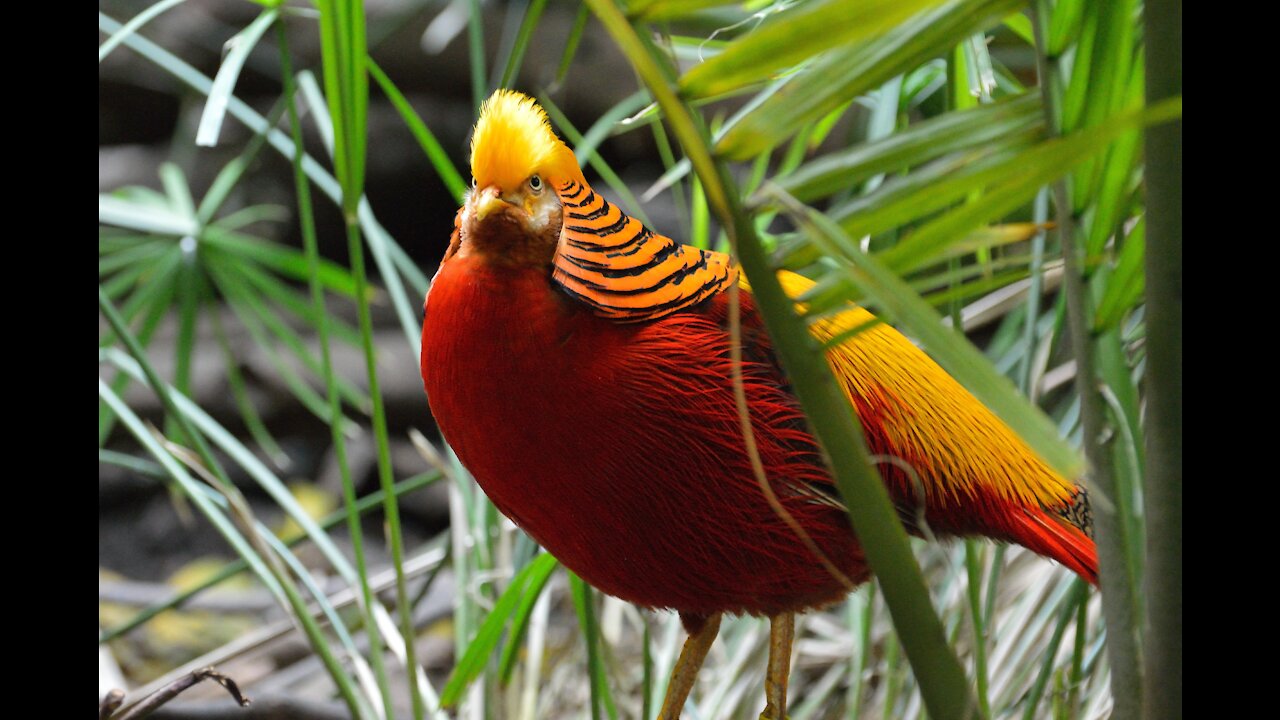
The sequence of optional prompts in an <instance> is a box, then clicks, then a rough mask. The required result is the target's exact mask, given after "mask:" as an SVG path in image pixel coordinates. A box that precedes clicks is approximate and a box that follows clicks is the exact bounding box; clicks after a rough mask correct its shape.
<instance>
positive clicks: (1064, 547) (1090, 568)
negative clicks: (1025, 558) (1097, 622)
mask: <svg viewBox="0 0 1280 720" xmlns="http://www.w3.org/2000/svg"><path fill="white" fill-rule="evenodd" d="M1012 530H1013V535H1014V537H1015V538H1016V541H1017V542H1018V543H1019V544H1020V545H1023V546H1024V547H1026V548H1028V549H1030V550H1034V551H1036V552H1038V553H1040V554H1041V555H1044V556H1046V557H1050V558H1053V559H1054V560H1057V561H1058V562H1060V563H1062V564H1063V565H1066V566H1067V567H1068V568H1070V569H1071V570H1072V571H1073V572H1075V573H1076V574H1077V575H1079V576H1080V577H1082V578H1084V579H1085V580H1088V581H1089V583H1090V584H1091V585H1093V586H1095V587H1096V586H1097V585H1098V549H1097V547H1096V546H1095V545H1094V544H1093V540H1092V539H1090V538H1089V537H1088V536H1087V535H1085V534H1084V533H1083V532H1081V531H1080V530H1078V529H1076V528H1074V527H1071V526H1070V525H1067V524H1066V523H1063V522H1062V521H1060V520H1058V519H1057V518H1055V517H1053V516H1052V515H1050V514H1048V513H1046V512H1044V511H1041V510H1027V511H1026V512H1025V513H1019V514H1017V515H1016V516H1015V518H1014V520H1013V528H1012Z"/></svg>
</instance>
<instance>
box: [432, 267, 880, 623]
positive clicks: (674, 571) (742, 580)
mask: <svg viewBox="0 0 1280 720" xmlns="http://www.w3.org/2000/svg"><path fill="white" fill-rule="evenodd" d="M742 297H743V300H744V308H743V309H744V313H743V315H744V321H743V332H744V336H745V337H748V338H754V339H755V343H754V352H753V351H752V350H751V348H750V347H749V348H748V353H747V358H746V366H745V368H744V376H745V388H746V391H747V397H748V402H749V405H750V407H751V409H752V417H753V421H754V428H755V435H756V440H757V443H758V445H759V452H760V456H761V459H762V461H763V462H764V465H765V469H766V474H767V476H768V477H770V478H774V479H777V480H776V481H775V486H776V488H777V492H778V495H779V500H780V501H781V502H782V503H783V505H784V506H785V507H786V508H787V509H788V510H789V511H790V512H791V513H792V515H793V516H794V517H795V518H796V519H797V521H798V522H800V523H801V525H802V526H803V527H804V528H805V529H806V531H807V532H808V533H809V534H810V536H811V537H812V538H813V539H814V541H815V542H817V543H818V545H819V546H820V547H821V548H822V549H823V550H824V552H825V553H826V554H827V555H828V557H830V558H832V559H833V561H834V562H836V563H837V565H838V566H840V567H841V569H842V571H843V572H844V573H845V574H846V575H848V576H850V578H851V579H853V580H854V581H855V582H856V581H859V580H862V579H865V577H866V575H867V571H866V569H865V566H864V563H863V559H862V554H861V551H860V550H859V548H858V546H857V544H856V542H855V541H854V538H853V535H852V533H851V531H850V529H849V521H848V517H847V516H846V515H845V513H844V512H843V511H842V510H840V509H839V508H837V507H834V506H832V505H827V504H822V503H817V502H814V501H813V500H812V498H808V497H804V496H801V495H798V494H796V493H794V492H790V491H789V490H788V486H787V485H785V484H784V479H785V482H789V483H800V482H807V481H814V482H819V483H821V482H826V472H825V470H824V469H823V467H822V464H821V459H820V457H819V456H818V454H817V450H816V448H815V446H814V444H813V440H812V437H811V436H810V435H809V433H808V432H807V430H805V428H804V419H803V416H802V414H801V411H800V408H799V407H798V405H797V403H796V401H795V399H794V398H793V397H792V396H791V395H790V393H788V392H787V391H786V389H785V383H784V382H783V381H782V379H781V378H780V377H779V376H778V373H777V370H776V368H775V366H774V365H773V364H772V362H771V360H770V358H769V357H768V355H769V353H768V350H767V347H768V345H767V342H768V340H767V336H765V335H764V333H763V330H762V328H761V327H760V323H759V318H758V316H757V315H756V314H755V313H754V311H753V309H752V306H751V300H750V296H749V295H748V294H746V293H743V295H742ZM725 309H726V306H725V299H724V297H723V296H720V297H718V298H716V299H713V301H712V302H711V303H709V304H708V305H706V306H705V307H704V308H703V309H701V310H699V311H697V312H688V313H681V314H677V315H671V316H668V317H666V318H663V319H661V320H658V321H654V322H652V323H644V324H632V325H620V324H617V323H614V322H611V321H609V320H605V319H602V318H599V317H596V316H595V315H593V314H591V313H589V312H587V311H586V310H585V309H584V308H583V307H582V306H581V305H580V304H578V303H576V302H574V301H573V300H571V299H569V298H568V297H567V296H565V295H564V294H562V293H560V292H557V291H555V290H554V289H553V287H552V285H551V283H550V280H549V278H548V275H547V273H546V272H545V271H541V272H540V271H538V270H536V269H530V268H515V267H503V266H500V265H491V264H488V263H486V262H485V261H484V260H483V259H479V258H475V257H467V258H455V259H453V260H450V261H449V262H448V263H446V264H445V265H444V266H443V267H442V269H441V271H440V273H439V275H438V276H437V277H436V279H435V281H434V284H433V286H432V292H431V296H430V300H429V302H428V307H427V312H426V319H425V322H424V327H423V334H424V338H427V339H429V340H430V342H424V343H423V351H422V368H423V377H424V378H425V380H426V388H427V396H428V398H429V399H430V401H431V408H432V412H433V414H434V415H435V416H436V418H437V419H438V421H439V423H440V428H441V431H442V432H443V433H444V436H445V437H446V438H447V439H448V440H449V442H450V444H451V445H452V446H453V448H454V450H455V451H456V452H457V453H458V456H459V458H461V460H462V462H463V464H464V465H466V466H467V467H468V468H469V469H470V470H471V472H472V473H473V474H474V475H475V476H476V477H477V479H478V480H480V482H481V484H482V485H483V486H484V489H485V492H486V493H488V495H489V497H490V498H492V499H493V501H494V503H495V504H496V505H497V506H498V508H499V509H500V510H501V511H502V512H503V513H504V514H506V515H507V516H508V517H510V518H512V519H513V520H514V521H515V522H516V523H517V524H519V525H520V526H521V527H523V528H524V529H525V530H527V531H528V532H529V533H530V534H531V535H533V536H534V538H535V539H537V540H538V542H540V543H541V544H542V545H543V546H544V547H546V548H547V549H548V550H549V551H551V553H552V554H554V555H555V556H556V557H557V558H559V559H560V560H561V561H562V562H563V563H564V564H565V565H566V566H568V567H569V568H571V569H573V570H574V571H575V572H577V573H578V574H579V575H581V576H582V577H583V578H585V579H587V580H588V581H590V582H591V583H592V584H593V585H595V586H597V587H598V588H600V589H601V590H604V591H605V592H608V593H609V594H611V595H615V596H617V597H620V598H623V599H626V600H630V601H632V602H634V603H637V604H640V605H644V606H649V607H666V608H675V609H677V610H680V611H682V612H684V613H686V614H692V615H709V614H711V613H714V612H719V611H725V610H727V611H731V612H752V613H768V614H773V613H777V612H780V611H783V610H795V609H801V608H804V607H811V606H814V605H819V604H822V603H825V602H830V601H833V600H836V599H838V598H840V597H843V595H844V594H845V593H846V592H847V588H845V587H843V586H842V585H841V584H840V582H839V581H837V580H836V578H834V577H833V576H832V575H831V573H829V572H828V571H827V570H826V569H824V568H823V567H822V565H821V564H819V563H818V562H816V561H815V559H814V557H813V555H812V553H811V552H810V551H809V550H808V549H807V548H806V547H805V546H804V545H803V544H802V542H801V540H800V539H799V538H798V537H797V536H796V534H795V533H794V532H793V531H792V530H791V529H790V528H788V527H787V526H786V525H785V524H783V523H782V522H781V521H780V520H779V518H778V516H777V515H776V513H775V512H774V510H773V509H772V508H771V507H770V506H769V504H768V503H767V502H766V500H765V498H764V495H763V493H762V492H761V490H760V487H759V486H758V485H757V483H756V481H755V479H754V475H753V473H752V470H751V467H750V464H749V460H748V456H747V453H746V449H745V446H744V443H743V439H742V432H741V427H740V424H739V420H738V415H737V410H736V406H735V404H734V399H733V395H732V392H731V390H730V388H731V387H732V385H731V375H730V373H731V370H730V361H729V353H728V334H727V331H726V330H725V329H724V318H725ZM752 355H755V356H756V357H755V358H754V359H752V358H751V356H752Z"/></svg>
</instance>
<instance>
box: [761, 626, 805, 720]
mask: <svg viewBox="0 0 1280 720" xmlns="http://www.w3.org/2000/svg"><path fill="white" fill-rule="evenodd" d="M795 635H796V614H795V613H791V612H784V613H778V614H777V615H774V616H773V617H771V618H769V671H768V674H767V675H765V678H764V698H765V705H764V712H762V713H760V720H786V717H787V678H788V677H789V676H790V675H791V642H792V640H794V639H795Z"/></svg>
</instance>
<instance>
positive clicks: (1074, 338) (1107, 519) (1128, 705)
mask: <svg viewBox="0 0 1280 720" xmlns="http://www.w3.org/2000/svg"><path fill="white" fill-rule="evenodd" d="M1032 11H1033V23H1032V24H1033V27H1034V29H1035V32H1036V64H1037V68H1038V71H1039V75H1040V78H1041V88H1042V93H1043V97H1044V111H1045V122H1046V126H1047V128H1048V131H1049V133H1050V134H1051V135H1053V136H1056V135H1059V134H1060V133H1061V127H1062V125H1061V121H1060V119H1059V116H1058V113H1059V112H1060V110H1059V108H1060V107H1061V106H1060V104H1059V98H1058V97H1057V96H1056V93H1055V92H1053V89H1054V88H1056V87H1060V86H1061V79H1062V75H1061V68H1060V67H1059V66H1058V61H1057V58H1053V59H1051V58H1049V57H1048V56H1046V54H1045V50H1044V48H1045V37H1046V26H1047V23H1048V18H1049V6H1048V3H1047V2H1045V0H1038V1H1037V2H1036V3H1034V4H1033V5H1032ZM1068 180H1069V179H1068V178H1063V179H1061V180H1059V181H1058V182H1056V183H1054V186H1053V194H1054V204H1055V206H1056V210H1057V225H1056V227H1055V232H1057V233H1058V238H1059V242H1060V244H1061V247H1062V258H1063V264H1064V270H1065V271H1064V273H1063V289H1064V291H1065V296H1066V305H1067V323H1068V328H1069V330H1070V335H1071V345H1072V353H1073V355H1074V357H1075V360H1076V386H1077V391H1078V393H1079V396H1080V420H1081V425H1082V427H1083V430H1084V438H1083V445H1084V451H1085V457H1086V458H1087V459H1088V461H1089V466H1090V470H1091V472H1090V476H1089V479H1090V481H1091V484H1092V487H1093V489H1094V490H1095V492H1096V493H1097V495H1098V497H1099V499H1100V500H1101V501H1102V502H1095V503H1094V512H1093V518H1094V525H1095V527H1096V537H1097V547H1098V564H1099V566H1100V576H1101V583H1102V610H1103V616H1104V617H1105V618H1106V621H1107V652H1108V654H1109V656H1110V658H1111V694H1112V698H1113V701H1114V703H1115V705H1114V710H1113V715H1112V717H1114V718H1116V720H1136V719H1137V718H1139V717H1141V715H1142V696H1143V693H1142V657H1141V655H1140V654H1139V645H1138V630H1139V627H1138V613H1137V605H1136V603H1137V601H1138V597H1137V594H1136V591H1135V588H1134V586H1133V578H1132V576H1131V574H1130V572H1129V568H1130V563H1129V560H1128V552H1127V545H1128V542H1127V540H1126V538H1125V527H1124V518H1122V517H1119V516H1118V515H1117V514H1116V512H1117V511H1116V500H1117V494H1116V483H1115V480H1114V476H1113V469H1112V459H1113V457H1114V454H1113V452H1112V448H1111V446H1110V441H1111V437H1112V435H1113V430H1112V429H1110V428H1109V422H1108V416H1107V408H1106V405H1105V403H1104V401H1103V398H1102V395H1101V394H1100V393H1099V392H1098V387H1097V383H1098V374H1097V368H1096V367H1095V361H1096V349H1095V347H1094V336H1093V334H1092V333H1091V332H1090V330H1091V328H1092V325H1093V323H1092V309H1091V308H1090V306H1089V301H1090V298H1089V296H1088V288H1087V287H1086V286H1085V276H1084V269H1083V267H1082V265H1083V262H1082V258H1081V256H1080V253H1081V249H1080V247H1079V245H1078V243H1077V238H1076V227H1075V220H1076V218H1075V216H1074V213H1073V212H1072V204H1071V199H1070V197H1069V196H1068V187H1067V183H1068Z"/></svg>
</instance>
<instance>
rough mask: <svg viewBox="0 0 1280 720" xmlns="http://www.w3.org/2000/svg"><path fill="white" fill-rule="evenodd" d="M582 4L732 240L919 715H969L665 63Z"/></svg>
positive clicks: (811, 356) (829, 393) (820, 375)
mask: <svg viewBox="0 0 1280 720" xmlns="http://www.w3.org/2000/svg"><path fill="white" fill-rule="evenodd" d="M587 3H588V4H589V5H590V6H591V8H592V10H593V11H594V12H595V13H596V16H597V17H598V18H599V19H600V21H601V23H603V24H604V26H605V28H606V30H608V32H609V34H610V35H611V36H612V37H613V39H614V41H615V42H616V43H617V44H618V46H619V47H620V48H621V50H622V51H623V53H624V54H626V56H627V57H628V59H629V60H630V61H631V63H632V66H633V67H634V68H635V69H636V71H637V72H639V74H640V76H641V77H642V78H643V79H644V81H645V84H646V85H648V87H649V90H650V92H652V93H653V95H654V98H655V99H657V101H658V103H659V105H660V106H661V107H662V109H663V111H664V113H665V115H666V118H667V121H668V122H669V123H670V124H671V126H672V129H673V130H674V132H675V134H676V137H678V138H679V139H680V143H681V145H682V146H683V147H684V151H685V154H686V155H687V156H688V157H689V159H690V161H691V164H692V166H693V169H694V170H695V171H697V173H698V176H699V177H700V179H701V180H702V184H703V188H704V190H705V192H706V195H707V201H708V203H709V205H710V207H711V208H712V209H713V210H714V211H715V213H716V215H717V216H718V217H719V218H720V220H721V222H722V223H723V225H724V227H726V228H727V229H728V231H729V233H730V236H731V238H732V239H733V241H734V245H735V247H736V248H737V252H738V258H739V261H740V262H741V264H742V268H743V270H744V271H745V272H746V274H747V277H748V278H750V280H751V286H752V291H753V293H754V295H755V298H756V304H757V306H758V307H759V309H760V311H761V314H762V315H763V316H764V319H765V324H766V327H767V328H768V331H769V335H770V336H771V337H772V338H773V339H774V346H775V348H776V349H777V350H778V354H779V358H780V360H781V361H782V364H783V367H784V368H785V369H786V371H787V375H788V377H790V378H791V379H792V382H793V384H794V387H795V390H796V393H797V395H798V396H799V398H800V401H801V403H802V404H803V405H804V407H805V410H806V414H807V415H808V417H809V419H810V422H811V423H812V425H813V430H814V433H815V435H816V436H817V438H818V440H819V441H820V442H821V444H822V447H823V448H824V449H825V450H826V452H827V455H828V461H829V463H830V466H831V470H832V475H833V477H834V479H835V481H836V484H837V487H838V488H839V490H840V494H841V497H842V498H843V499H844V502H845V505H846V507H848V508H849V514H850V518H851V520H852V521H853V526H854V527H855V528H856V529H857V532H858V537H859V539H860V540H861V542H862V545H863V547H864V548H865V550H866V553H867V560H868V561H869V563H870V564H871V567H872V569H873V570H874V572H875V573H876V575H877V577H879V579H880V583H881V586H882V587H883V588H884V592H885V598H886V601H887V602H888V605H889V608H890V612H891V613H892V615H893V617H894V625H895V627H896V628H897V630H898V634H899V636H900V637H901V639H902V644H903V647H904V648H905V649H906V651H907V656H908V659H909V660H910V661H911V664H912V667H913V668H914V670H915V675H916V678H917V680H918V682H919V684H920V692H921V695H922V696H923V698H924V701H925V705H926V706H927V707H928V709H929V714H930V715H931V716H932V717H934V718H936V719H937V720H946V719H948V718H968V717H972V715H973V713H974V712H975V711H976V708H977V706H976V703H975V701H974V699H973V695H972V693H971V691H970V688H969V682H968V679H967V678H966V677H965V674H964V668H963V667H962V666H961V665H960V661H959V660H958V659H957V658H956V656H955V653H954V652H953V651H952V650H951V648H950V647H949V646H948V645H947V642H946V635H945V633H944V632H943V628H942V625H941V622H940V621H939V620H938V615H937V613H936V612H935V611H934V608H933V605H932V602H931V600H930V597H929V592H928V590H927V588H926V587H925V583H924V577H923V575H922V574H921V572H920V567H919V565H917V564H916V561H915V558H914V556H913V555H912V554H911V548H910V545H909V544H908V541H907V535H906V532H905V531H904V530H903V528H902V524H901V522H900V521H899V520H898V516H897V514H896V512H895V511H894V510H893V507H892V505H891V504H890V502H889V497H888V493H887V491H886V490H885V486H884V483H883V482H882V481H881V479H880V476H879V473H878V472H877V471H876V470H875V468H874V466H872V465H871V464H870V462H869V460H868V453H867V450H866V443H865V440H864V439H863V436H862V429H861V427H860V426H859V424H858V421H857V418H856V417H855V415H854V413H851V412H849V405H848V400H847V399H846V398H845V397H844V395H843V394H842V392H841V391H840V389H839V388H838V387H837V386H836V384H835V381H834V379H833V378H832V376H831V370H830V368H829V367H828V366H827V363H826V358H825V356H824V354H823V353H822V352H821V351H816V350H815V348H814V343H813V339H812V338H811V337H810V336H809V333H808V329H807V328H806V327H805V324H804V323H803V322H802V321H801V320H800V319H799V318H798V317H796V315H795V311H794V303H793V302H792V301H791V299H790V298H788V297H787V296H786V295H785V294H784V293H783V291H782V287H781V286H780V285H779V283H778V279H777V277H776V275H775V274H774V272H773V270H772V268H771V267H770V266H769V262H768V258H767V256H766V254H765V250H764V248H763V246H762V245H761V243H760V239H759V237H758V236H757V235H756V231H755V224H754V222H753V221H752V219H751V217H750V216H748V215H747V213H746V212H745V211H744V210H743V208H742V205H741V201H740V199H739V196H738V192H737V188H736V185H735V184H734V181H733V179H732V177H731V176H730V174H729V172H728V169H727V168H726V167H725V166H724V165H723V164H720V163H717V162H716V160H715V159H714V158H713V156H712V153H711V150H710V141H709V135H708V133H707V130H706V128H705V126H703V124H702V123H701V122H700V118H696V117H695V116H694V115H693V113H692V111H691V110H690V109H689V108H688V106H686V105H685V104H684V103H683V102H682V100H681V99H680V98H679V96H678V95H677V94H676V92H675V90H674V89H673V88H672V84H671V78H670V75H669V72H668V69H665V68H664V67H663V66H662V65H660V63H659V60H658V59H656V58H655V57H654V54H653V52H652V50H651V47H650V45H648V44H646V42H645V40H643V39H642V38H641V36H640V35H639V34H638V33H637V32H636V30H635V28H633V27H632V26H631V24H630V23H629V22H628V21H627V19H626V17H625V16H624V15H623V13H622V11H621V10H620V9H619V8H618V6H617V5H615V4H614V3H613V2H610V0H587Z"/></svg>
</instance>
